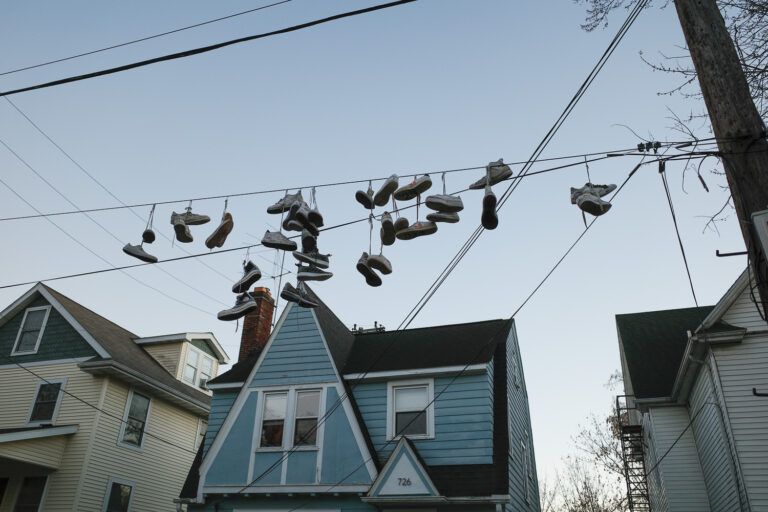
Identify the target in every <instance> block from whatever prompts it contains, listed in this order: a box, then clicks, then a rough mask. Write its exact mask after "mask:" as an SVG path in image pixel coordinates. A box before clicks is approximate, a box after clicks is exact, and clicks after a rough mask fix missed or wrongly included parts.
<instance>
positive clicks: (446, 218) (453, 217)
mask: <svg viewBox="0 0 768 512" xmlns="http://www.w3.org/2000/svg"><path fill="white" fill-rule="evenodd" d="M427 220H430V221H432V222H448V223H450V224H456V223H457V222H459V220H460V219H459V214H458V213H454V212H435V213H430V214H429V215H427Z"/></svg>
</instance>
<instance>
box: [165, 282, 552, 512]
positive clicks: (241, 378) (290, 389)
mask: <svg viewBox="0 0 768 512" xmlns="http://www.w3.org/2000/svg"><path fill="white" fill-rule="evenodd" d="M309 293H311V294H312V295H313V297H314V293H312V292H311V291H310V292H309ZM260 300H262V301H267V303H269V301H271V297H269V296H266V297H262V298H261V299H260ZM317 300H318V302H319V303H320V306H319V307H317V308H315V309H307V308H303V307H301V306H299V305H297V304H293V303H289V304H288V305H287V306H286V308H285V309H284V310H283V313H282V315H281V317H280V319H279V320H278V322H277V324H276V325H275V328H274V330H273V331H272V332H271V333H269V335H268V336H267V333H264V332H261V333H256V332H255V331H256V329H253V328H250V329H249V326H253V325H257V324H259V325H264V324H266V325H268V324H269V321H266V322H265V321H264V320H265V317H264V315H265V310H266V308H265V307H264V304H263V303H262V304H260V308H259V310H258V311H259V312H260V313H259V315H261V317H260V318H259V319H249V318H248V317H246V319H245V324H244V329H243V333H244V334H243V338H244V339H243V346H248V347H255V349H254V350H253V351H252V352H251V353H250V354H247V353H246V354H244V353H243V352H244V351H243V350H242V349H241V359H240V360H239V361H238V363H236V364H235V365H234V366H233V367H232V368H231V369H230V370H229V371H228V372H226V373H224V374H222V375H220V376H219V377H217V378H216V379H213V380H211V381H210V382H209V383H208V387H209V388H210V389H211V390H212V391H213V397H212V404H211V413H210V417H209V423H208V431H207V433H206V436H205V440H204V442H203V443H202V445H201V448H200V450H199V453H198V454H197V458H196V459H195V462H194V464H193V466H192V468H191V470H190V472H189V475H188V477H187V481H186V483H185V485H184V489H183V491H182V493H181V496H180V498H179V500H177V503H178V504H179V505H180V507H179V508H181V505H183V504H187V510H189V511H220V512H223V511H246V510H253V511H255V510H264V511H274V512H277V511H285V512H292V511H294V510H298V509H306V510H313V511H342V510H343V511H361V512H376V511H377V510H382V509H385V510H386V509H401V510H412V509H420V510H421V509H423V510H429V511H435V510H438V509H439V510H441V511H443V510H445V511H448V510H452V511H456V512H469V511H478V512H480V511H488V512H501V511H502V510H505V511H510V512H512V511H529V510H530V511H539V510H540V507H539V497H538V486H537V478H536V467H535V458H534V453H533V438H532V434H531V426H530V416H529V408H528V397H527V391H526V387H525V379H524V377H523V370H522V364H521V361H520V355H519V350H518V343H517V337H516V333H515V324H514V321H513V320H511V319H510V320H490V321H484V322H473V323H466V324H456V325H443V326H438V327H426V328H418V329H407V330H402V331H392V332H386V331H383V330H381V329H374V330H372V332H369V331H365V332H363V331H350V329H348V328H347V327H346V326H345V325H344V324H343V323H342V322H341V321H340V320H339V319H338V318H337V317H336V315H335V314H334V313H333V312H332V311H331V310H330V309H329V308H328V307H327V306H326V305H325V304H324V303H323V302H322V301H320V300H319V299H317ZM268 319H271V313H269V315H268ZM254 337H256V338H258V337H261V338H262V340H263V341H262V342H258V341H256V342H254V339H253V338H254ZM246 338H248V339H246Z"/></svg>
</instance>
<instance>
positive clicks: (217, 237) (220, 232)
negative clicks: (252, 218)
mask: <svg viewBox="0 0 768 512" xmlns="http://www.w3.org/2000/svg"><path fill="white" fill-rule="evenodd" d="M234 226H235V222H234V221H233V220H232V214H231V213H229V212H227V213H225V214H224V217H222V219H221V224H219V227H217V228H216V229H215V230H214V231H213V233H211V236H209V237H208V238H206V239H205V246H206V247H207V248H209V249H213V248H214V247H221V246H222V245H224V242H225V241H226V240H227V237H228V236H229V234H230V233H231V232H232V228H233V227H234Z"/></svg>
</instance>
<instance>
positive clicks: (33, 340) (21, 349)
mask: <svg viewBox="0 0 768 512" xmlns="http://www.w3.org/2000/svg"><path fill="white" fill-rule="evenodd" d="M50 311H51V306H42V307H39V308H29V309H27V310H26V311H25V312H24V318H23V319H22V321H21V327H19V333H18V334H17V335H16V343H14V345H13V350H12V351H11V355H17V354H34V353H36V352H37V349H38V347H39V346H40V339H41V338H42V337H43V330H44V329H45V323H46V322H47V321H48V313H49V312H50Z"/></svg>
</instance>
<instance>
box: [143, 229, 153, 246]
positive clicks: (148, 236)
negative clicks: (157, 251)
mask: <svg viewBox="0 0 768 512" xmlns="http://www.w3.org/2000/svg"><path fill="white" fill-rule="evenodd" d="M141 240H142V241H143V242H144V243H145V244H151V243H152V242H154V241H155V232H154V231H152V230H151V229H145V230H144V232H143V233H142V234H141Z"/></svg>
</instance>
